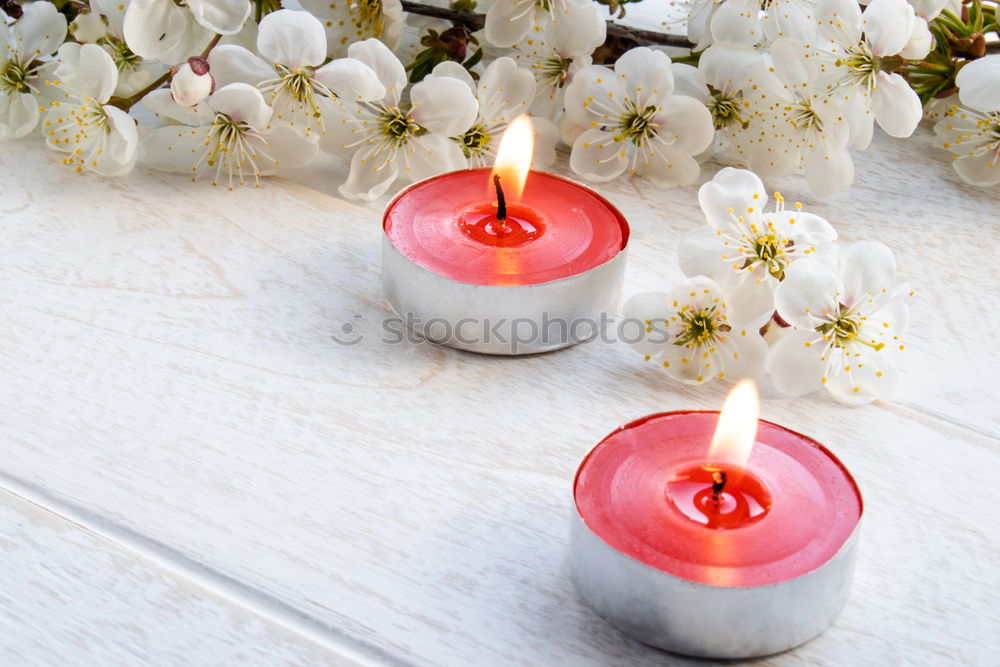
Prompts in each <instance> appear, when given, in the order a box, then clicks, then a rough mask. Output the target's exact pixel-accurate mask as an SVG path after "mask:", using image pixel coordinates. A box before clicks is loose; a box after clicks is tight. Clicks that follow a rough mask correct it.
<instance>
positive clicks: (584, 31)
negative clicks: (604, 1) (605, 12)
mask: <svg viewBox="0 0 1000 667" xmlns="http://www.w3.org/2000/svg"><path fill="white" fill-rule="evenodd" d="M546 34H547V35H550V36H551V39H552V43H553V47H554V48H555V50H556V52H557V53H558V54H559V55H561V56H562V57H564V58H572V57H577V56H590V54H592V53H593V52H594V49H596V48H597V47H598V46H600V45H601V44H603V43H604V40H605V39H606V37H607V24H606V23H605V22H604V17H603V16H601V10H600V9H599V8H598V6H597V4H596V3H593V2H586V3H569V4H568V5H567V6H566V11H565V12H564V13H562V14H560V15H559V17H558V19H557V20H556V21H553V22H552V23H551V24H550V25H549V27H547V28H546Z"/></svg>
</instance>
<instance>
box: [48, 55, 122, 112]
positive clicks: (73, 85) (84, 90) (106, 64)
mask: <svg viewBox="0 0 1000 667" xmlns="http://www.w3.org/2000/svg"><path fill="white" fill-rule="evenodd" d="M59 61H60V65H59V67H57V68H56V71H55V75H56V77H57V78H58V79H59V81H60V82H61V83H62V85H63V86H65V87H66V88H67V89H68V90H71V91H72V92H73V93H75V94H77V95H79V96H81V97H84V98H86V97H91V98H93V99H95V100H97V101H98V102H100V103H101V104H103V103H105V102H107V101H108V100H109V99H111V95H112V93H114V91H115V86H116V85H118V68H117V67H115V63H114V61H113V60H112V59H111V56H110V55H108V52H107V51H105V50H104V49H102V48H101V47H99V46H98V45H96V44H83V45H79V44H74V43H72V42H67V43H65V44H63V45H62V46H61V47H59Z"/></svg>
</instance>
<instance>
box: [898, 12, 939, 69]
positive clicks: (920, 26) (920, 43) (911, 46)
mask: <svg viewBox="0 0 1000 667" xmlns="http://www.w3.org/2000/svg"><path fill="white" fill-rule="evenodd" d="M933 44H934V38H933V36H931V31H930V28H928V26H927V21H925V20H924V19H922V18H920V17H917V18H916V19H914V21H913V25H912V26H911V27H910V39H909V41H907V42H906V46H904V47H903V50H902V51H900V52H899V55H900V56H901V57H903V58H906V59H907V60H923V59H924V58H926V57H927V54H928V53H930V50H931V46H932V45H933Z"/></svg>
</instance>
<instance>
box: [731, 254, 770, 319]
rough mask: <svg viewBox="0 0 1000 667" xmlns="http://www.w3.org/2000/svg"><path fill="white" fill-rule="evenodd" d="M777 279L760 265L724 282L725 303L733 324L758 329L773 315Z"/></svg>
mask: <svg viewBox="0 0 1000 667" xmlns="http://www.w3.org/2000/svg"><path fill="white" fill-rule="evenodd" d="M777 286H778V281H777V280H776V279H775V278H774V277H773V276H771V275H770V274H769V273H767V272H766V271H765V270H764V269H763V268H762V267H757V268H755V269H754V270H753V271H742V272H740V273H739V274H738V275H737V276H736V279H735V280H732V281H727V283H726V303H727V304H729V319H730V320H731V321H732V323H733V325H734V326H735V325H739V326H745V327H747V328H748V329H752V330H757V329H760V327H762V326H763V325H764V323H765V322H767V320H768V319H770V317H771V316H772V315H774V290H775V288H777Z"/></svg>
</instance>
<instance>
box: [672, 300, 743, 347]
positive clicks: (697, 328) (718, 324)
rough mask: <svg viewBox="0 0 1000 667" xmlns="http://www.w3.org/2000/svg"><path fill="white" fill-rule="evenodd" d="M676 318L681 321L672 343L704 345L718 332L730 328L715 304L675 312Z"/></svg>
mask: <svg viewBox="0 0 1000 667" xmlns="http://www.w3.org/2000/svg"><path fill="white" fill-rule="evenodd" d="M677 318H678V319H679V320H680V322H681V330H680V333H678V334H677V335H676V336H675V337H674V345H690V346H700V345H706V344H708V343H711V342H713V341H714V340H716V338H718V337H719V333H724V332H727V331H729V330H730V326H729V325H728V324H725V323H724V322H723V318H722V313H720V312H719V310H718V307H717V306H710V307H708V308H693V309H691V310H683V311H681V312H679V313H677Z"/></svg>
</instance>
